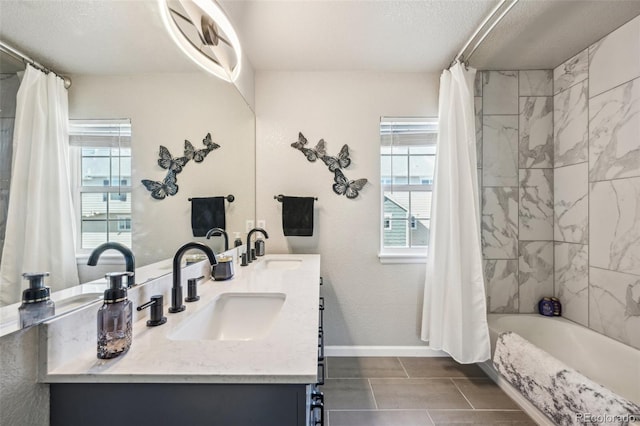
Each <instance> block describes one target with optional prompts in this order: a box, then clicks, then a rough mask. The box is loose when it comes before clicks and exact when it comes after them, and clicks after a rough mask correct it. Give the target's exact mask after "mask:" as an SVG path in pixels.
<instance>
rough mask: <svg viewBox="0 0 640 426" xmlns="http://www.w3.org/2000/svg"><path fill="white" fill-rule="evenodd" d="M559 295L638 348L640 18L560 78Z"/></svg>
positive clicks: (564, 67)
mask: <svg viewBox="0 0 640 426" xmlns="http://www.w3.org/2000/svg"><path fill="white" fill-rule="evenodd" d="M554 137H555V145H554V154H555V163H554V167H555V168H554V172H555V179H554V198H555V204H554V208H555V211H554V246H555V247H554V248H555V255H554V257H555V293H556V295H557V296H558V297H559V298H560V299H561V300H562V301H563V304H564V315H565V316H566V317H567V318H569V319H571V320H573V321H576V322H578V323H581V324H583V325H585V326H588V327H589V328H591V329H593V330H595V331H597V332H600V333H603V334H605V335H607V336H609V337H612V338H614V339H617V340H620V341H621V342H624V343H626V344H628V345H631V346H634V347H636V348H640V16H639V17H636V18H635V19H633V20H632V21H630V22H628V23H627V24H625V25H623V26H622V27H620V28H619V29H617V30H616V31H614V32H612V33H611V34H609V35H607V36H606V37H604V38H603V39H601V40H600V41H598V42H596V43H595V44H593V45H591V46H589V47H588V48H587V49H585V50H583V51H582V52H579V53H578V54H577V55H575V56H574V57H572V58H570V59H568V60H567V61H566V62H565V63H563V64H561V65H560V66H558V67H557V68H556V69H555V70H554Z"/></svg>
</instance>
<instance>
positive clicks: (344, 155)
mask: <svg viewBox="0 0 640 426" xmlns="http://www.w3.org/2000/svg"><path fill="white" fill-rule="evenodd" d="M308 143H309V141H308V140H307V138H306V137H305V136H304V135H303V134H302V132H298V140H297V141H295V142H293V143H292V144H291V147H292V148H295V149H297V150H298V151H300V152H302V153H303V154H304V155H305V157H307V160H308V161H310V162H315V161H316V160H317V159H320V160H322V162H323V163H324V164H325V165H326V166H327V167H328V168H329V171H330V172H332V173H334V181H335V183H334V185H333V192H335V193H336V194H338V195H345V196H346V197H347V198H349V199H353V198H356V197H357V196H358V195H359V193H360V192H359V191H360V190H362V188H363V187H364V186H365V185H366V184H367V182H368V181H367V179H357V180H348V179H347V178H346V177H345V176H344V173H342V169H346V168H347V167H349V165H350V164H351V158H350V157H349V146H348V145H347V144H344V145H342V148H341V149H340V152H339V153H338V155H337V156H335V157H334V156H331V155H328V154H327V143H326V142H325V140H324V139H320V141H318V143H317V145H316V146H315V147H314V148H308V147H307V144H308Z"/></svg>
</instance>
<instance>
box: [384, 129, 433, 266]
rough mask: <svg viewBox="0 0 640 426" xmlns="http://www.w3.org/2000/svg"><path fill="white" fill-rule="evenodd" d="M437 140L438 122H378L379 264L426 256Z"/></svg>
mask: <svg viewBox="0 0 640 426" xmlns="http://www.w3.org/2000/svg"><path fill="white" fill-rule="evenodd" d="M437 135H438V123H437V119H436V118H426V117H383V118H382V119H381V122H380V187H381V209H380V210H381V216H382V217H381V225H382V226H381V230H380V253H379V257H380V259H381V261H383V262H386V261H393V262H404V261H413V260H415V259H421V258H424V257H425V256H426V251H427V244H428V242H429V229H430V222H431V221H430V218H431V194H432V191H433V173H434V166H435V156H436V141H437Z"/></svg>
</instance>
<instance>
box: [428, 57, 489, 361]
mask: <svg viewBox="0 0 640 426" xmlns="http://www.w3.org/2000/svg"><path fill="white" fill-rule="evenodd" d="M475 74H476V70H475V69H473V68H470V69H469V70H466V69H465V67H464V65H461V64H459V63H456V64H455V65H454V66H453V67H452V68H451V70H445V71H444V72H443V73H442V76H441V77H440V101H439V121H438V125H439V130H438V132H439V133H438V145H437V154H436V170H435V178H434V189H433V199H432V205H431V233H430V236H429V254H428V258H427V273H426V282H425V289H424V305H423V314H422V336H421V337H422V340H424V341H428V342H429V347H430V348H431V349H437V350H443V351H445V352H447V353H449V354H450V355H451V357H452V358H453V359H455V360H456V361H458V362H460V363H473V362H480V361H485V360H487V359H489V358H490V353H491V349H490V343H489V329H488V326H487V312H486V298H485V289H484V278H483V273H482V272H483V271H482V254H481V247H480V214H479V212H480V205H479V198H478V177H477V172H476V134H475V115H474V102H473V82H474V78H475Z"/></svg>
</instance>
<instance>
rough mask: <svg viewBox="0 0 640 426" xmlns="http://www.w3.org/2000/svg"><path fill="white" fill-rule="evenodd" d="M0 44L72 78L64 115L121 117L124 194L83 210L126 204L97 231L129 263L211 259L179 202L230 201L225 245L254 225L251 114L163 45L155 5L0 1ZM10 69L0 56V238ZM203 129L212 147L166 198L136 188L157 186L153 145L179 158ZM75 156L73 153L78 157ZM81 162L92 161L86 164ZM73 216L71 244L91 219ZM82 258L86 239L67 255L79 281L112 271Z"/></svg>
mask: <svg viewBox="0 0 640 426" xmlns="http://www.w3.org/2000/svg"><path fill="white" fill-rule="evenodd" d="M0 40H2V41H4V42H6V43H8V44H10V45H12V46H14V47H16V48H18V49H19V50H21V51H22V52H23V53H25V54H27V55H28V56H30V57H32V58H33V59H35V60H37V61H39V62H41V63H42V64H44V65H46V66H50V67H51V68H52V69H54V70H56V71H57V72H59V73H63V74H65V75H68V76H69V77H70V78H71V80H72V85H71V87H70V88H69V116H70V118H71V119H79V120H89V121H90V120H114V119H119V120H123V119H124V121H130V123H131V148H130V160H129V159H127V158H124V157H126V155H127V151H123V152H125V154H123V158H119V159H118V163H119V165H120V169H119V172H120V173H121V175H119V176H121V179H122V180H123V181H124V180H126V179H130V184H131V189H130V193H129V194H126V195H124V196H123V195H118V196H116V197H115V198H114V197H113V195H112V194H106V193H105V194H104V195H103V194H100V197H102V198H101V199H100V200H102V202H98V203H97V204H96V206H94V207H93V208H94V209H95V210H96V211H95V212H93V213H94V214H96V215H99V214H101V213H104V212H102V210H103V209H104V210H106V209H107V208H108V207H107V206H108V204H109V203H110V202H113V204H114V205H116V204H117V203H118V202H120V203H122V202H123V201H125V199H126V202H127V203H130V209H131V213H130V214H131V219H130V222H129V223H130V226H129V224H127V223H126V221H123V222H122V223H124V224H125V225H123V226H121V227H119V228H118V229H117V230H116V231H114V230H113V229H108V228H109V227H108V224H106V225H104V226H105V229H107V234H108V233H109V232H125V233H126V232H130V233H131V244H132V247H131V248H132V250H133V252H134V253H135V256H136V266H137V267H140V266H144V265H148V264H151V263H154V262H157V261H160V260H164V259H168V258H171V257H173V255H174V253H175V250H176V249H177V248H178V247H179V246H180V245H182V244H183V243H185V242H188V241H193V240H195V241H202V242H205V243H207V244H208V245H210V246H211V247H212V248H214V250H215V251H216V252H219V251H221V250H222V249H223V239H222V238H219V237H214V238H212V239H211V240H208V241H207V240H206V239H204V238H203V237H199V238H196V237H194V236H193V233H192V228H191V207H192V206H191V202H190V201H189V199H190V198H194V197H215V196H227V195H229V194H232V195H233V196H234V201H233V202H231V203H229V202H228V201H225V211H226V230H227V231H228V233H229V237H230V239H231V241H233V233H234V232H241V233H242V234H243V240H244V233H245V229H246V227H245V223H246V221H247V220H248V219H254V217H255V115H254V113H253V111H252V109H251V107H250V106H249V105H248V104H247V102H246V101H245V97H243V96H242V94H241V93H240V92H239V90H238V88H237V87H235V86H234V85H233V84H231V83H228V82H225V81H222V80H220V79H217V78H215V77H213V76H212V75H210V74H207V73H205V72H203V71H201V70H200V69H199V68H198V67H196V66H195V65H194V64H193V63H192V62H191V61H190V60H189V59H188V58H186V57H185V56H184V55H183V53H182V52H181V51H180V50H179V49H178V47H177V46H175V44H173V42H172V41H171V39H170V37H169V35H168V34H167V33H166V31H165V29H164V27H163V25H162V22H161V18H160V13H159V7H158V4H157V2H156V1H125V2H119V1H105V2H93V1H92V2H87V1H72V0H69V1H67V0H63V1H57V2H51V1H46V0H42V1H13V0H3V1H2V2H0ZM20 69H24V65H22V64H20V63H19V62H17V61H16V60H14V59H11V58H9V57H8V56H6V55H4V54H0V73H1V75H0V93H1V96H0V100H1V102H2V105H1V108H2V111H0V125H1V126H0V132H1V136H2V139H1V141H0V242H2V239H3V235H4V228H5V226H11V224H10V223H9V224H6V221H5V218H6V204H7V201H8V199H9V197H10V196H11V194H10V193H9V188H10V183H9V182H10V168H11V160H10V159H11V133H12V132H11V130H12V125H13V117H14V111H15V105H14V104H15V91H16V90H17V88H18V84H19V76H18V75H17V74H16V71H18V70H20ZM12 102H13V105H12ZM12 108H13V109H12ZM209 133H210V134H211V139H212V140H213V142H215V143H217V144H219V145H220V148H219V149H216V150H214V151H212V152H210V153H209V154H208V155H207V156H206V158H205V159H204V161H202V162H199V163H196V162H194V161H191V162H189V163H188V164H187V165H186V166H185V167H184V170H182V172H181V173H180V174H179V175H177V180H178V182H177V185H178V187H179V189H178V192H177V193H176V194H175V195H173V196H167V197H166V198H165V199H162V200H157V199H154V198H152V196H151V192H150V191H149V190H148V189H147V188H146V187H145V186H144V185H143V184H142V183H141V181H142V180H143V179H148V180H152V181H162V180H163V178H164V177H165V176H166V170H164V169H162V168H161V167H160V166H159V165H158V158H159V148H160V145H163V146H165V147H166V148H167V149H168V150H169V152H170V153H171V155H172V156H174V157H181V156H183V155H184V149H185V140H188V141H190V142H191V143H192V145H193V146H194V147H195V148H196V149H200V148H203V147H204V145H203V139H204V138H205V136H206V135H207V134H209ZM75 151H76V152H80V154H79V155H80V156H82V155H85V154H86V153H87V152H88V151H86V150H85V151H84V154H83V150H75ZM73 152H74V150H72V155H74V154H73ZM105 153H106V154H105ZM103 154H104V155H103ZM88 155H89V156H90V155H91V153H90V154H88ZM94 155H95V156H96V157H104V156H105V155H106V156H107V157H109V155H110V152H109V150H106V151H102V152H100V151H94ZM85 156H86V155H85ZM91 161H93V163H94V164H95V163H96V161H97V160H96V159H92V160H89V163H91ZM109 161H111V163H113V162H114V159H113V158H111V159H109ZM128 161H130V169H129V170H127V167H128V166H127V164H128V163H127V162H128ZM82 163H83V158H82V157H81V158H79V159H78V161H75V164H76V165H78V166H77V167H78V170H76V171H75V172H76V173H79V174H80V180H81V181H82V179H88V178H91V176H88V175H90V174H91V173H93V174H94V175H95V174H96V173H97V172H95V170H94V171H93V172H91V171H87V170H86V168H85V170H82ZM71 164H74V161H72V162H71ZM74 167H76V166H74ZM98 169H99V168H98ZM127 173H128V174H130V176H126V175H127ZM93 178H94V180H95V176H93ZM112 178H113V176H111V179H112ZM111 179H105V181H106V180H111ZM72 190H73V191H77V188H73V189H72ZM128 197H130V198H128ZM100 200H99V201H100ZM42 208H43V209H46V208H47V206H42ZM78 209H79V211H78V214H79V215H81V218H80V219H78V228H79V229H78V231H79V233H80V236H79V237H78V242H79V245H82V238H81V234H82V229H83V225H85V229H88V228H87V223H88V222H87V223H83V222H82V215H84V217H85V218H86V216H87V215H88V214H91V212H88V211H87V209H86V208H85V209H84V210H83V208H82V206H81V203H80V204H79V207H78ZM49 213H50V214H56V212H54V211H51V212H49ZM3 214H4V215H5V216H3ZM85 222H86V221H85ZM128 228H130V229H128ZM94 244H95V243H94ZM90 251H91V244H90V243H89V244H88V246H87V247H79V249H78V252H79V254H81V255H82V254H84V256H85V257H82V256H80V257H79V260H78V264H79V271H80V280H81V282H86V281H89V280H92V279H95V278H96V277H99V276H101V275H103V274H104V272H105V271H108V270H117V269H122V268H123V266H122V265H123V263H122V262H116V263H119V264H120V265H109V263H111V262H109V259H103V261H101V262H99V265H98V266H97V267H87V266H86V265H85V264H86V256H87V255H88V253H90ZM113 254H115V255H117V256H119V255H118V254H117V253H116V252H113ZM117 256H116V257H117ZM1 261H2V258H1V257H0V262H1ZM166 272H167V273H168V272H170V270H169V271H166ZM50 280H51V281H52V282H53V281H54V280H55V277H50ZM16 302H18V300H16Z"/></svg>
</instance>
